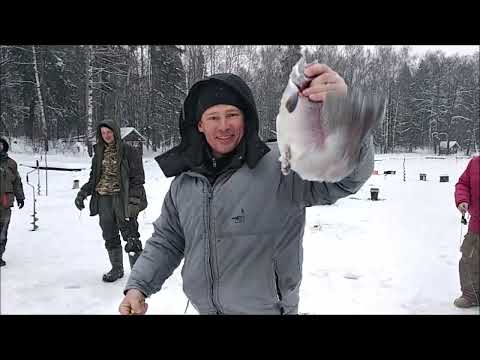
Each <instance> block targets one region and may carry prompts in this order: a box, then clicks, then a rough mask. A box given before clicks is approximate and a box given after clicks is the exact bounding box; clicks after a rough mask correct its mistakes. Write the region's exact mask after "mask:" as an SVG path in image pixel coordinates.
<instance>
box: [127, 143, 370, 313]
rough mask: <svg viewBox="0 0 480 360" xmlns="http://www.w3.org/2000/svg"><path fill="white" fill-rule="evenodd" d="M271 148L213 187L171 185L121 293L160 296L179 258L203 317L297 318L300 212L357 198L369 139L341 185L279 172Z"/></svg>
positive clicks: (197, 182) (201, 180) (191, 179)
mask: <svg viewBox="0 0 480 360" xmlns="http://www.w3.org/2000/svg"><path fill="white" fill-rule="evenodd" d="M278 158H279V152H278V148H277V145H276V144H273V146H271V151H269V152H268V153H267V154H266V155H264V156H263V157H262V158H261V159H260V161H259V162H258V164H257V165H256V166H255V167H254V168H250V167H249V166H247V164H244V165H243V166H242V167H241V168H240V169H238V170H229V171H227V172H226V173H224V174H222V175H220V176H219V177H218V178H217V180H216V181H215V183H214V185H213V186H211V185H210V183H209V182H208V180H207V178H206V177H205V176H203V175H201V174H199V173H196V172H193V171H186V172H182V173H181V174H180V175H178V176H177V177H176V178H175V179H174V180H173V181H172V183H171V186H170V189H169V191H168V193H167V194H166V196H165V199H164V203H163V207H162V212H161V215H160V217H159V218H158V219H157V220H156V221H155V222H154V224H153V225H154V232H153V235H152V237H151V238H150V239H148V240H147V242H146V244H145V250H144V251H143V253H142V255H141V256H140V258H139V259H138V260H137V262H136V264H135V266H134V268H133V269H132V272H131V274H130V277H129V279H128V282H127V285H126V287H125V291H127V290H129V289H133V288H135V289H138V290H140V291H141V292H142V293H144V294H145V295H146V296H150V295H152V294H154V293H156V292H158V291H159V290H160V289H161V287H162V284H163V283H164V281H165V280H166V279H167V278H168V277H169V276H170V275H171V274H172V272H173V271H174V270H175V269H176V268H177V267H178V265H179V264H180V262H181V260H182V259H184V264H183V268H182V272H181V273H182V278H183V290H184V292H185V294H186V295H187V297H188V298H189V299H190V301H191V303H192V305H193V306H194V307H195V308H196V309H197V310H198V311H199V313H200V314H282V313H284V314H296V313H297V311H298V302H299V288H300V283H301V279H302V257H303V248H302V238H303V233H304V228H305V208H306V207H307V206H311V205H326V204H333V203H334V202H335V201H336V200H338V199H339V198H342V197H345V196H348V195H351V194H354V193H355V192H357V191H358V189H359V188H360V187H361V186H362V185H363V184H364V183H365V181H366V180H367V179H368V178H369V177H370V175H371V173H372V171H373V144H372V138H371V136H370V135H369V136H367V137H366V139H365V141H364V143H363V146H362V150H361V154H360V163H359V166H358V167H357V169H356V170H355V171H354V172H353V173H352V174H350V175H349V176H348V177H346V178H344V179H343V180H342V181H340V182H338V183H323V182H309V181H304V180H302V179H301V178H300V177H299V176H298V175H296V174H295V173H294V172H291V173H290V174H289V175H287V176H284V175H282V174H281V171H280V163H279V161H278Z"/></svg>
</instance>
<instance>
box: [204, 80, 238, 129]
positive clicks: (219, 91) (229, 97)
mask: <svg viewBox="0 0 480 360" xmlns="http://www.w3.org/2000/svg"><path fill="white" fill-rule="evenodd" d="M219 104H224V105H233V106H236V107H237V108H239V109H240V110H242V111H243V110H244V108H245V101H244V100H243V99H242V97H241V96H240V95H239V94H238V93H237V92H236V91H235V90H233V89H232V88H231V87H229V86H228V85H225V84H222V83H220V82H217V81H209V82H207V83H205V85H203V86H202V87H201V88H200V89H199V94H198V101H197V110H196V116H195V118H196V121H197V122H199V121H200V119H201V117H202V114H203V113H204V112H205V110H207V109H208V108H209V107H212V106H214V105H219Z"/></svg>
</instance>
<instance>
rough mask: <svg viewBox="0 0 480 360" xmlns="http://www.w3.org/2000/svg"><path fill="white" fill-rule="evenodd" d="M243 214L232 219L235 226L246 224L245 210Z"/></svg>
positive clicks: (242, 211)
mask: <svg viewBox="0 0 480 360" xmlns="http://www.w3.org/2000/svg"><path fill="white" fill-rule="evenodd" d="M241 213H242V214H241V215H237V216H234V217H232V220H233V222H234V223H235V224H243V223H245V211H244V210H243V208H242V210H241Z"/></svg>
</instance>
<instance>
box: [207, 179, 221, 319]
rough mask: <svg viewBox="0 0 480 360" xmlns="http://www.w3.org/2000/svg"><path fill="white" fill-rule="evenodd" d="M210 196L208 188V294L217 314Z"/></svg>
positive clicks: (218, 311) (210, 192) (211, 191)
mask: <svg viewBox="0 0 480 360" xmlns="http://www.w3.org/2000/svg"><path fill="white" fill-rule="evenodd" d="M212 197H213V188H211V189H209V190H208V194H207V198H208V219H207V221H208V237H207V239H208V247H209V250H210V251H209V257H208V266H209V268H210V277H211V279H212V286H211V287H210V295H211V296H212V304H213V307H214V308H215V311H216V312H217V314H221V312H220V310H219V306H218V305H217V304H216V303H215V290H214V281H215V280H214V273H213V265H212V258H213V250H212V243H211V236H212V226H211V219H212V205H211V204H212Z"/></svg>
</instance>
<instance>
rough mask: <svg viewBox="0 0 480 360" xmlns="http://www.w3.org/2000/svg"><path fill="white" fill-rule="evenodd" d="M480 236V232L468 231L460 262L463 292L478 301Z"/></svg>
mask: <svg viewBox="0 0 480 360" xmlns="http://www.w3.org/2000/svg"><path fill="white" fill-rule="evenodd" d="M479 238H480V234H474V233H471V232H467V234H466V235H465V237H464V239H463V243H462V246H461V247H460V251H461V252H462V258H461V259H460V263H459V272H460V286H461V289H462V294H463V295H464V296H465V297H468V298H470V299H472V300H477V301H478V296H479V282H480V279H479V275H480V274H479V272H480V263H479V258H480V256H479V250H480V249H479V248H480V246H479Z"/></svg>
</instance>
